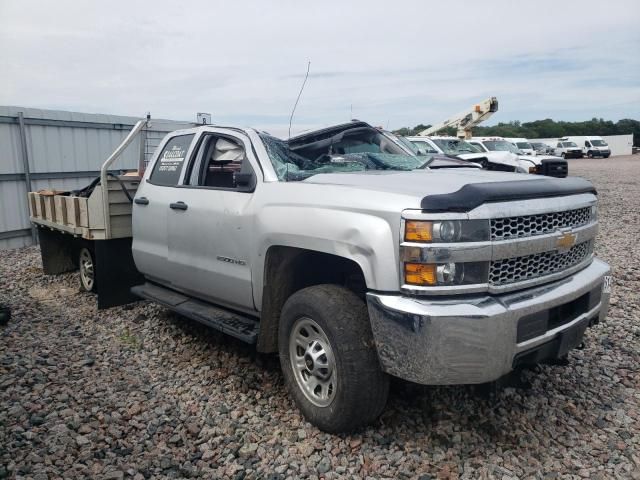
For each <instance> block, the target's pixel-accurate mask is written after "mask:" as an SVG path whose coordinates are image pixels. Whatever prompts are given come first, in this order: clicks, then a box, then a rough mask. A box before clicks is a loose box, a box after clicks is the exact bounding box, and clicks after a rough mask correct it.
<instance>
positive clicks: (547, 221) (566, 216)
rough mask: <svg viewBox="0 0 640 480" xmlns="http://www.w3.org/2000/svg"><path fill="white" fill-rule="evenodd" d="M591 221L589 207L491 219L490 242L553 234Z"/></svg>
mask: <svg viewBox="0 0 640 480" xmlns="http://www.w3.org/2000/svg"><path fill="white" fill-rule="evenodd" d="M590 221H591V207H583V208H577V209H574V210H565V211H564V212H550V213H541V214H537V215H522V216H518V217H504V218H493V219H491V240H508V239H513V238H522V237H531V236H535V235H544V234H545V233H551V232H555V231H556V230H558V229H561V228H574V227H579V226H582V225H586V224H587V223H589V222H590Z"/></svg>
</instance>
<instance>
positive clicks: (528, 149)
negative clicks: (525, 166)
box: [505, 137, 536, 155]
mask: <svg viewBox="0 0 640 480" xmlns="http://www.w3.org/2000/svg"><path fill="white" fill-rule="evenodd" d="M505 140H506V141H507V142H511V143H513V145H514V146H515V147H516V148H517V149H518V150H520V151H521V152H522V153H524V154H525V155H535V154H536V151H535V149H534V148H533V146H532V145H531V143H529V140H527V139H526V138H508V137H505Z"/></svg>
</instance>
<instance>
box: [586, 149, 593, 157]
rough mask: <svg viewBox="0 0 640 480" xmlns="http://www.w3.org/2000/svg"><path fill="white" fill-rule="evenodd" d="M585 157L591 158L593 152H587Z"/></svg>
mask: <svg viewBox="0 0 640 480" xmlns="http://www.w3.org/2000/svg"><path fill="white" fill-rule="evenodd" d="M587 157H589V158H593V152H592V151H591V150H589V151H588V152H587Z"/></svg>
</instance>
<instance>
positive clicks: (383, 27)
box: [0, 0, 640, 132]
mask: <svg viewBox="0 0 640 480" xmlns="http://www.w3.org/2000/svg"><path fill="white" fill-rule="evenodd" d="M601 10H602V4H601V2H596V1H595V0H587V1H584V2H580V3H575V2H552V1H539V2H531V3H523V2H511V1H507V0H504V1H503V0H494V1H487V2H472V3H465V7H464V9H452V7H451V6H450V5H449V4H446V3H445V4H434V3H433V2H421V1H400V2H395V3H394V4H393V5H390V4H388V3H386V2H385V3H383V2H379V3H378V2H371V1H364V0H358V1H354V2H337V1H329V2H316V3H308V2H304V3H302V2H294V1H285V2H273V3H272V2H258V1H255V2H248V1H237V2H221V1H199V2H190V3H189V4H188V6H186V5H183V4H180V3H175V2H168V1H166V0H162V1H156V2H154V3H153V6H152V7H149V5H146V4H142V3H137V2H130V1H129V2H125V1H123V0H112V1H110V2H108V3H102V2H81V3H77V2H71V1H68V0H57V1H56V2H54V3H51V2H48V1H36V0H21V1H20V2H8V1H6V0H0V48H1V49H2V52H3V54H2V55H0V71H2V72H3V73H2V75H1V76H0V104H13V105H24V106H35V107H41V108H60V109H67V110H77V111H94V112H105V113H114V114H128V115H143V114H144V113H145V112H147V111H151V112H152V115H154V116H155V117H164V118H175V119H193V118H194V116H195V112H197V111H209V112H211V113H212V114H213V117H214V119H215V120H216V121H217V122H219V123H224V122H229V123H233V124H236V125H253V126H257V127H263V128H266V129H268V130H270V131H273V130H275V129H283V128H284V127H286V126H288V119H289V115H290V112H291V108H292V106H293V103H294V101H295V98H296V96H297V93H298V90H299V88H300V84H301V80H302V78H303V76H304V73H305V71H306V66H307V61H308V60H311V62H312V63H311V73H310V76H309V81H308V82H307V85H306V87H305V91H304V93H303V95H302V99H301V102H300V104H299V106H298V109H297V111H296V116H295V124H294V132H295V131H299V129H305V128H310V127H312V126H322V125H328V124H330V123H334V122H341V121H345V120H348V119H350V118H351V116H353V117H356V118H360V119H363V120H368V121H370V122H372V123H375V124H382V125H385V126H386V125H387V124H388V125H389V126H390V127H391V128H396V127H400V126H403V125H415V124H418V123H433V122H436V121H440V120H442V119H443V118H446V117H448V116H450V115H451V114H453V113H455V112H457V111H460V110H462V109H464V108H466V107H467V106H469V105H471V104H473V103H474V102H476V101H478V100H480V99H482V98H485V97H487V96H490V95H494V96H497V97H498V98H499V101H500V111H499V112H498V113H497V114H496V115H495V116H494V117H493V118H492V121H496V122H497V121H508V120H515V119H519V120H523V121H526V120H532V119H536V118H546V117H553V118H556V119H566V120H575V119H584V118H591V117H593V116H597V117H600V116H602V117H605V118H611V119H614V120H615V119H618V118H622V117H637V116H638V101H637V100H638V98H640V63H639V60H638V56H637V54H636V53H637V51H638V50H639V47H640V33H639V30H638V29H637V25H635V19H636V18H637V17H638V13H640V4H638V2H637V1H613V2H610V4H608V7H607V13H606V15H601V14H598V12H600V11H601ZM549 12H553V14H551V13H549ZM54 20H55V21H54ZM285 132H286V128H285Z"/></svg>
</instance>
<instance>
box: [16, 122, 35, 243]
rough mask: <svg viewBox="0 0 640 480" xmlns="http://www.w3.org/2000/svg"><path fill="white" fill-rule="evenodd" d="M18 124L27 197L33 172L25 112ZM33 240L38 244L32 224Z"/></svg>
mask: <svg viewBox="0 0 640 480" xmlns="http://www.w3.org/2000/svg"><path fill="white" fill-rule="evenodd" d="M18 124H19V127H20V144H21V147H22V166H23V168H24V182H25V185H26V188H27V195H28V194H29V192H30V191H31V170H30V168H29V151H28V149H27V130H26V129H25V126H24V112H18ZM31 239H32V240H33V244H34V245H36V244H37V243H38V234H37V232H36V227H35V225H33V223H31Z"/></svg>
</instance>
